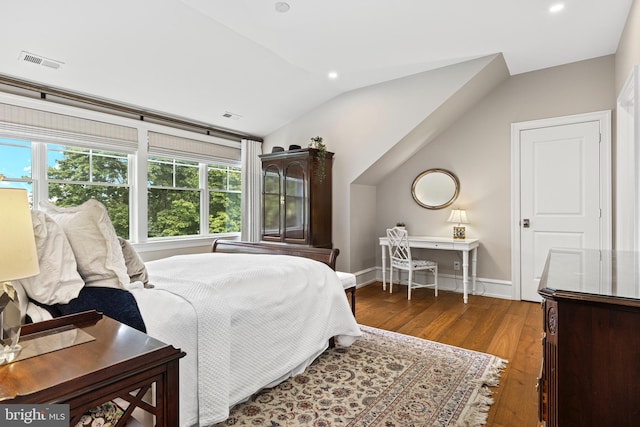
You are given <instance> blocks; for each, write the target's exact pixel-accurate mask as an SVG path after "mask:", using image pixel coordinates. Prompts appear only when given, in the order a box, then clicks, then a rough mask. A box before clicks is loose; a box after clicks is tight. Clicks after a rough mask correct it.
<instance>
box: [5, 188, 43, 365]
mask: <svg viewBox="0 0 640 427" xmlns="http://www.w3.org/2000/svg"><path fill="white" fill-rule="evenodd" d="M0 206H2V209H0V365H4V364H5V363H10V362H12V361H13V360H14V359H15V358H16V356H17V355H18V353H19V352H20V345H19V344H18V339H19V338H20V328H21V326H22V323H23V320H24V314H25V313H24V310H21V304H23V305H24V306H25V307H26V302H27V300H26V298H27V297H26V295H20V293H19V292H18V289H17V288H15V287H14V286H13V285H12V284H11V282H9V281H10V280H14V279H23V278H25V277H31V276H35V275H36V274H38V273H39V272H40V268H39V266H38V253H37V251H36V242H35V238H34V235H33V225H32V223H31V211H30V210H29V201H28V199H27V191H26V190H22V189H17V188H2V189H0Z"/></svg>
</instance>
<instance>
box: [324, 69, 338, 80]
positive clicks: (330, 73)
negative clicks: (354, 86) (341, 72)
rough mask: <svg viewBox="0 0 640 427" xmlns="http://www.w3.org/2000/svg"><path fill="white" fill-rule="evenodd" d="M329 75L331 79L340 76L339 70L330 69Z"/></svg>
mask: <svg viewBox="0 0 640 427" xmlns="http://www.w3.org/2000/svg"><path fill="white" fill-rule="evenodd" d="M327 77H329V78H330V79H331V80H335V79H337V78H338V72H337V71H329V74H327Z"/></svg>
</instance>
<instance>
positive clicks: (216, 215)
mask: <svg viewBox="0 0 640 427" xmlns="http://www.w3.org/2000/svg"><path fill="white" fill-rule="evenodd" d="M207 177H208V184H209V233H231V232H240V193H241V189H242V188H241V182H242V181H241V171H240V168H238V167H233V166H224V165H210V166H209V168H208V173H207Z"/></svg>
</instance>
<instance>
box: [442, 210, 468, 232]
mask: <svg viewBox="0 0 640 427" xmlns="http://www.w3.org/2000/svg"><path fill="white" fill-rule="evenodd" d="M447 222H452V223H454V224H458V225H457V226H454V227H453V238H454V239H465V238H466V235H465V229H464V226H462V225H461V224H468V223H469V220H468V219H467V211H465V210H464V209H454V210H452V211H451V215H449V219H448V220H447Z"/></svg>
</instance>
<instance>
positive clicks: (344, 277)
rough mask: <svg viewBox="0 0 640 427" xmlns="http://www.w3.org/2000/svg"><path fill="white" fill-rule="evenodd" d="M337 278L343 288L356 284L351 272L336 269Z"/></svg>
mask: <svg viewBox="0 0 640 427" xmlns="http://www.w3.org/2000/svg"><path fill="white" fill-rule="evenodd" d="M336 274H337V275H338V279H340V282H342V287H343V288H344V289H350V288H353V287H355V286H356V275H355V274H352V273H345V272H344V271H336Z"/></svg>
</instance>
